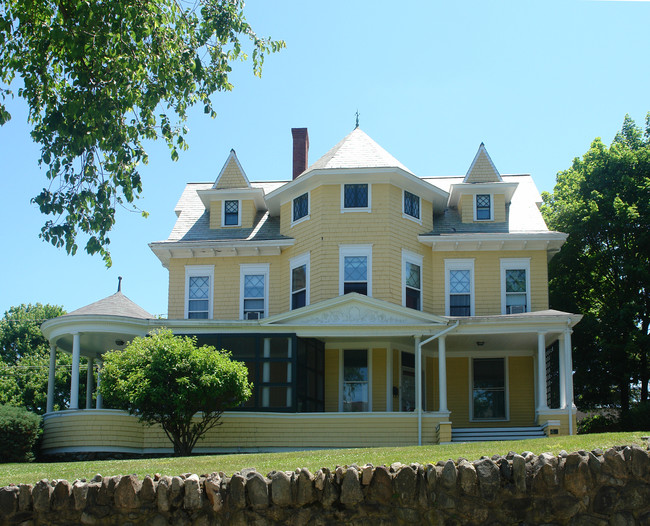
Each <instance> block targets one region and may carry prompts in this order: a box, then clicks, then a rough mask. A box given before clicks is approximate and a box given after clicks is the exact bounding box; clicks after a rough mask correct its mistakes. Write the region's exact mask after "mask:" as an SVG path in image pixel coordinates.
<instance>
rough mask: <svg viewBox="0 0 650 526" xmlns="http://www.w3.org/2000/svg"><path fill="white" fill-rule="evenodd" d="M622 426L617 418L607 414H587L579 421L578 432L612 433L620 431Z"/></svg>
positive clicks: (583, 433) (585, 433)
mask: <svg viewBox="0 0 650 526" xmlns="http://www.w3.org/2000/svg"><path fill="white" fill-rule="evenodd" d="M620 430H621V426H620V424H619V423H618V421H617V420H616V419H615V418H612V417H608V416H605V415H593V416H586V417H585V418H583V419H582V420H580V421H579V422H578V434H579V435H587V434H590V433H611V432H615V431H620Z"/></svg>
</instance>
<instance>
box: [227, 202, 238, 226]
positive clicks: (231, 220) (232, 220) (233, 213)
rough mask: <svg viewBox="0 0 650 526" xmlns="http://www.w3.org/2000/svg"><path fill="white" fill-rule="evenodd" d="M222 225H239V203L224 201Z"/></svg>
mask: <svg viewBox="0 0 650 526" xmlns="http://www.w3.org/2000/svg"><path fill="white" fill-rule="evenodd" d="M223 206H224V210H223V224H224V225H226V226H237V225H239V201H237V200H235V201H224V205H223Z"/></svg>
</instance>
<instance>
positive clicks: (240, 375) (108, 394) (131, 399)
mask: <svg viewBox="0 0 650 526" xmlns="http://www.w3.org/2000/svg"><path fill="white" fill-rule="evenodd" d="M103 362H104V365H103V368H102V381H101V384H100V391H101V393H102V395H103V396H104V398H105V400H106V402H107V403H108V404H110V405H113V406H116V407H123V408H126V409H127V410H128V411H129V412H130V413H131V414H136V415H138V416H139V418H140V421H141V422H142V423H144V424H146V425H153V424H160V425H161V426H162V428H163V430H164V431H165V434H166V435H167V437H168V438H169V440H171V442H172V444H173V446H174V453H175V454H176V455H180V456H185V455H190V454H191V453H192V449H193V448H194V446H195V445H196V443H197V441H198V440H199V439H200V438H202V437H203V436H204V435H205V433H206V432H207V431H208V430H210V429H212V428H213V427H215V426H216V425H218V424H219V423H220V419H221V415H222V413H223V411H224V410H226V409H229V408H233V407H237V406H238V405H240V404H242V403H243V402H245V401H246V400H248V398H249V397H250V396H251V392H252V390H251V388H252V385H251V384H250V383H249V382H248V378H247V376H248V370H247V369H246V366H245V365H244V364H243V363H241V362H237V361H234V360H231V357H230V353H228V352H227V351H217V350H215V348H214V347H210V346H207V345H204V346H202V347H197V346H196V339H195V338H190V337H187V336H184V337H180V336H174V335H173V334H172V332H171V331H170V330H169V329H164V330H160V331H156V332H152V333H151V334H150V335H149V336H148V337H146V338H135V339H134V340H133V341H132V342H131V343H130V344H129V345H127V346H126V347H125V348H124V350H117V351H110V352H108V353H106V354H104V356H103Z"/></svg>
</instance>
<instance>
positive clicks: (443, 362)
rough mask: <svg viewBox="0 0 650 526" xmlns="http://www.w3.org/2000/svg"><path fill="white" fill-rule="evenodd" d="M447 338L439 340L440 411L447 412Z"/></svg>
mask: <svg viewBox="0 0 650 526" xmlns="http://www.w3.org/2000/svg"><path fill="white" fill-rule="evenodd" d="M446 339H447V337H446V336H440V338H438V390H439V394H438V397H439V399H440V407H439V409H438V411H440V412H445V411H448V409H447V350H446V348H445V341H446Z"/></svg>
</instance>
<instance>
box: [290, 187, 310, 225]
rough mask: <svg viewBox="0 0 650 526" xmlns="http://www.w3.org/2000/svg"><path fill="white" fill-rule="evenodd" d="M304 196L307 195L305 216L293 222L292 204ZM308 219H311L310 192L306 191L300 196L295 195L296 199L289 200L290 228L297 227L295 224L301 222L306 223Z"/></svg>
mask: <svg viewBox="0 0 650 526" xmlns="http://www.w3.org/2000/svg"><path fill="white" fill-rule="evenodd" d="M305 194H307V215H306V216H303V217H301V218H300V219H296V220H294V219H293V202H294V201H295V200H296V199H297V198H298V197H302V196H303V195H305ZM309 219H311V192H310V191H307V192H303V193H302V194H300V195H297V196H296V197H294V198H293V199H292V200H291V226H293V225H297V224H299V223H302V222H303V221H308V220H309Z"/></svg>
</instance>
